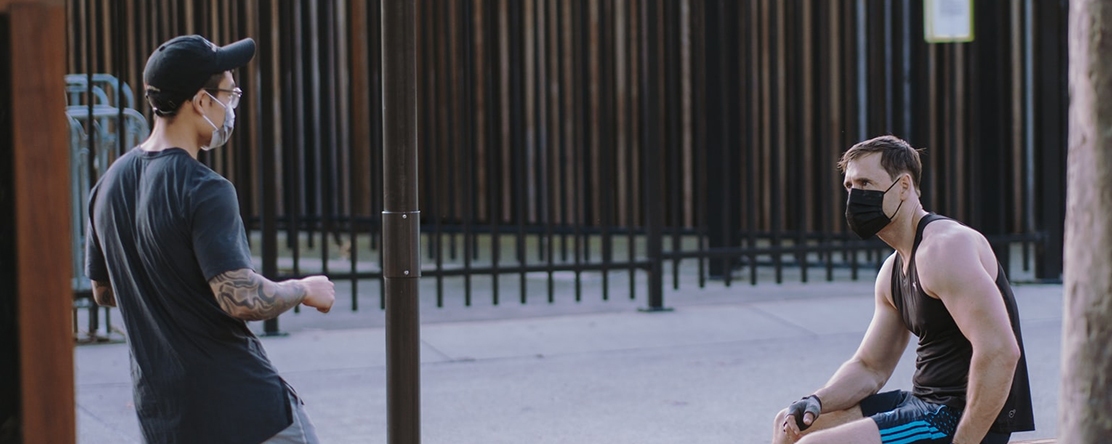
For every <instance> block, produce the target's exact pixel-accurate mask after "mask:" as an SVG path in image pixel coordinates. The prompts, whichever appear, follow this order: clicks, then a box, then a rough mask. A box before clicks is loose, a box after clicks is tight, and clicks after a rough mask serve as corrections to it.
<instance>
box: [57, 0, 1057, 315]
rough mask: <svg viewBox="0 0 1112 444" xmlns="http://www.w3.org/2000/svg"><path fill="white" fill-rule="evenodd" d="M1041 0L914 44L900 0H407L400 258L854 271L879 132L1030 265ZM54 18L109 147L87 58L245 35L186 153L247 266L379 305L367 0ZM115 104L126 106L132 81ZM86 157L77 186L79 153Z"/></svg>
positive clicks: (675, 273)
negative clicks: (410, 2)
mask: <svg viewBox="0 0 1112 444" xmlns="http://www.w3.org/2000/svg"><path fill="white" fill-rule="evenodd" d="M1065 7H1066V6H1065V4H1064V2H1033V3H1031V4H1025V3H1022V2H1016V3H1014V4H1013V3H1008V2H999V3H989V4H985V5H978V11H977V12H978V14H977V16H976V24H975V25H976V26H977V29H978V34H977V40H975V41H974V42H972V43H966V44H945V45H937V44H935V45H932V44H927V43H925V42H924V41H923V39H922V37H921V36H922V22H923V20H922V3H921V2H919V1H911V0H905V1H901V2H879V3H874V2H864V1H860V0H834V1H820V0H792V1H789V2H780V1H774V0H746V1H740V2H733V1H725V0H677V1H664V2H661V1H657V0H577V1H571V2H566V1H559V0H522V1H514V0H466V1H462V2H458V1H452V0H418V2H417V11H418V12H417V23H416V26H417V30H416V32H417V54H416V58H417V70H418V71H417V72H418V74H417V79H416V81H417V85H418V99H417V100H418V102H417V103H418V105H419V106H418V114H417V120H418V122H417V124H418V138H419V149H420V153H421V157H420V159H419V162H420V166H419V168H420V169H419V171H420V172H421V179H422V182H421V188H422V189H423V190H424V191H425V192H423V193H421V195H420V199H421V201H420V205H421V207H423V208H425V209H426V211H425V212H424V214H423V217H422V223H421V227H422V236H423V242H424V245H426V246H427V251H425V252H424V253H425V254H427V255H428V257H430V259H432V260H430V261H427V264H426V265H425V269H424V270H423V274H424V275H425V276H426V277H427V278H428V279H433V280H435V281H436V288H437V291H436V293H437V295H436V303H437V305H438V306H450V305H462V306H469V305H472V304H475V303H483V304H501V303H504V302H505V301H507V300H515V301H517V302H518V303H525V302H527V301H529V300H530V298H532V299H533V301H536V300H537V299H536V298H535V297H533V295H530V294H529V293H530V292H533V291H542V294H545V295H546V296H545V297H543V298H542V299H544V300H546V301H548V302H549V303H552V302H555V301H557V300H562V299H564V298H569V299H574V300H577V301H578V300H581V299H582V298H583V297H585V296H584V280H583V279H584V275H585V274H592V275H595V276H598V277H599V279H600V280H601V282H602V284H601V289H600V291H599V293H600V294H599V297H601V298H603V299H608V298H609V296H610V292H611V291H613V290H618V291H628V294H629V295H630V297H631V298H634V297H635V296H636V293H637V291H640V290H639V289H642V288H645V285H644V283H645V282H650V285H648V291H649V298H648V300H647V301H646V305H647V306H648V307H650V308H654V307H655V308H661V307H663V301H662V300H660V298H659V297H658V295H659V294H660V292H661V291H662V287H663V281H659V282H660V283H659V284H658V283H657V282H658V279H663V278H664V275H665V274H668V275H671V277H672V282H671V283H672V285H671V287H672V288H673V289H676V288H679V286H680V285H681V284H680V283H681V281H682V280H683V279H681V278H682V277H684V276H692V277H694V278H695V280H696V284H697V285H698V286H699V287H703V286H705V285H707V282H709V281H712V280H716V279H717V280H721V281H722V282H723V283H724V284H725V285H731V284H732V283H733V282H734V281H735V280H738V279H742V280H745V281H748V282H749V283H750V284H756V283H758V282H759V281H764V280H771V281H774V282H783V281H785V280H786V279H788V276H794V277H795V278H798V279H799V280H800V281H804V282H809V281H812V280H815V279H816V277H817V276H821V279H825V280H835V279H843V278H850V279H856V278H857V277H858V275H859V274H858V273H859V269H860V268H861V267H870V266H875V265H876V264H877V263H879V261H880V260H882V257H883V255H882V251H883V250H884V248H883V246H882V245H881V244H879V243H877V242H872V243H868V242H865V243H863V242H858V241H855V240H851V239H850V237H849V236H847V232H848V230H847V229H846V226H845V223H844V218H843V217H842V213H843V212H844V209H845V206H844V205H845V204H844V202H845V192H844V191H843V190H842V189H841V185H840V183H839V181H840V177H839V175H838V173H837V171H836V170H835V169H834V163H835V162H836V160H837V158H838V157H839V156H840V153H841V152H842V151H844V150H845V149H846V148H848V147H849V146H850V145H852V144H853V143H855V142H857V141H859V140H861V139H863V138H866V137H869V136H873V135H879V134H884V133H894V134H896V135H899V136H901V137H904V138H905V139H907V140H909V141H910V142H911V143H912V144H913V145H914V146H920V147H926V148H927V151H926V153H925V157H924V159H925V168H924V176H923V180H922V192H923V195H922V197H923V202H924V206H925V207H926V208H928V209H931V210H934V211H937V212H940V213H943V214H947V215H950V216H953V217H955V218H957V219H959V220H963V221H965V222H967V223H969V224H970V225H972V226H974V227H975V228H978V229H980V230H981V231H982V232H984V233H985V234H986V235H988V237H989V238H990V239H991V240H992V241H993V242H994V244H995V245H998V248H999V249H998V253H1000V256H1001V257H1002V258H1005V257H1007V256H1008V255H1007V254H1005V250H1006V248H1004V247H1005V246H1006V243H1007V242H1015V243H1019V244H1022V245H1023V249H1024V250H1023V251H1025V252H1026V251H1033V252H1034V254H1030V255H1024V256H1023V257H1024V258H1025V259H1024V262H1025V264H1024V267H1025V269H1027V267H1029V264H1026V262H1027V259H1031V260H1034V262H1035V264H1034V265H1035V266H1034V272H1035V275H1036V276H1037V277H1039V278H1056V277H1058V276H1059V275H1060V273H1061V252H1060V245H1061V236H1062V224H1061V221H1062V218H1063V214H1064V209H1062V208H1061V206H1062V202H1063V201H1064V199H1063V193H1064V184H1063V183H1062V182H1063V180H1064V170H1063V168H1064V151H1065V150H1064V146H1065V143H1064V128H1065V126H1064V123H1063V122H1064V119H1065V117H1064V116H1065V106H1064V104H1065V103H1066V99H1065V98H1066V96H1065V90H1064V88H1065V87H1064V85H1065V71H1064V70H1065V68H1064V67H1065V66H1066V65H1065V63H1066V62H1065V60H1063V59H1062V58H1061V57H1062V56H1061V55H1060V54H1061V52H1060V51H1061V48H1063V47H1064V45H1065V32H1064V30H1065V24H1064V22H1063V21H1064V17H1065V15H1064V12H1063V11H1065ZM66 10H67V18H68V21H69V26H68V30H69V33H68V35H67V42H68V54H69V57H68V71H69V72H70V73H72V74H74V75H75V76H77V77H82V78H84V79H85V82H86V84H87V85H90V87H89V88H87V91H85V92H84V93H82V94H73V97H75V98H78V99H79V100H80V101H81V102H80V105H81V106H82V109H83V110H84V115H86V116H87V118H86V119H85V122H86V123H84V124H83V125H84V127H83V129H84V130H85V131H86V134H87V135H88V137H89V141H88V142H87V143H86V146H87V149H88V152H89V156H90V157H89V159H93V158H96V156H97V155H98V153H100V152H105V153H108V155H107V157H106V161H111V160H112V159H114V158H115V157H116V156H118V155H119V154H121V153H122V152H123V151H125V150H127V149H130V147H131V145H133V144H132V143H130V142H128V141H126V140H124V138H122V137H116V138H114V139H111V141H112V143H111V144H109V145H106V144H105V143H104V140H105V139H104V138H103V137H98V136H102V135H104V134H109V133H111V134H115V133H117V132H119V131H120V130H121V129H123V128H125V127H126V124H125V122H124V120H126V119H128V117H127V115H128V113H127V112H126V111H125V110H124V108H128V107H124V106H120V107H118V108H119V110H118V111H117V112H116V113H115V114H114V116H113V117H111V118H109V119H108V120H109V121H113V120H114V123H105V124H103V125H102V124H100V123H96V122H101V120H96V119H94V118H93V116H94V114H96V109H95V105H94V102H95V101H96V100H98V97H99V96H97V94H98V93H97V92H96V91H95V90H94V88H92V85H93V84H94V83H95V77H96V76H99V75H101V74H108V75H111V76H113V77H115V78H117V79H119V80H120V82H121V85H127V86H126V87H124V86H121V87H118V88H115V89H113V88H106V89H104V91H103V92H104V93H105V94H106V96H107V97H109V98H110V99H111V100H112V101H114V102H115V103H120V101H121V100H124V101H126V100H127V99H126V97H129V96H130V97H134V96H135V95H137V94H139V93H141V91H142V89H141V88H142V69H143V66H144V64H145V61H146V57H147V55H148V54H149V53H150V52H151V51H152V50H153V49H154V48H155V46H156V45H157V44H159V43H161V42H162V41H165V40H167V39H169V38H170V37H172V36H175V35H178V34H185V33H200V34H203V35H206V36H207V37H209V38H210V39H212V40H213V41H215V42H217V43H220V44H223V43H227V42H230V41H233V40H236V39H239V38H243V37H254V38H255V39H256V40H257V41H258V42H259V48H260V49H259V54H258V56H257V58H256V60H255V62H253V63H252V64H250V65H249V66H248V67H247V68H245V69H243V70H241V71H240V72H237V73H235V74H236V77H237V82H238V83H239V84H240V86H241V88H242V89H243V90H244V91H245V92H246V93H245V95H246V96H247V97H246V98H245V100H244V101H243V104H242V105H241V111H240V112H241V116H242V117H241V121H240V122H239V123H240V125H239V127H238V129H237V131H236V132H235V133H234V134H233V140H232V141H231V142H230V143H229V146H228V147H226V148H224V149H222V150H217V151H215V152H213V153H210V154H205V155H202V156H201V160H202V161H204V162H206V163H207V164H209V165H210V166H212V167H213V168H214V169H216V170H217V171H219V172H220V173H222V174H224V175H225V176H227V177H228V178H229V179H230V180H232V181H233V182H234V183H235V184H236V185H237V188H238V190H239V193H240V199H241V208H242V211H243V219H244V221H245V223H247V225H248V228H249V233H250V236H251V242H252V245H253V248H254V250H255V254H256V255H257V256H258V262H259V265H260V268H261V269H262V270H263V272H264V274H266V275H267V276H269V277H271V278H275V279H281V278H288V277H295V276H301V275H304V274H312V273H325V274H328V275H330V276H332V277H333V278H335V279H350V280H351V284H352V285H351V288H352V290H351V295H350V297H351V307H352V309H353V310H358V309H360V308H361V307H363V306H365V305H364V304H365V303H366V302H367V301H368V300H371V301H373V298H374V293H375V290H376V289H377V290H378V291H377V293H378V299H379V301H378V304H377V305H378V306H379V307H380V308H382V307H383V306H384V303H385V301H384V298H383V293H382V285H381V283H382V272H381V263H382V258H381V239H380V235H381V234H380V233H381V227H382V220H381V210H382V181H381V178H380V176H379V175H378V174H379V173H378V172H379V171H382V165H381V153H382V149H383V141H382V117H383V115H382V113H383V111H382V106H381V104H382V82H381V72H382V68H383V67H382V66H381V63H382V62H381V20H382V17H381V12H380V4H379V2H378V1H377V0H327V1H323V2H317V1H310V0H297V1H290V2H286V1H278V0H176V1H172V2H154V3H151V2H143V1H139V0H119V1H116V2H110V1H108V0H69V1H68V2H67V7H66ZM133 24H135V25H133ZM1035 26H1038V27H1039V29H1040V31H1041V32H1038V33H1034V34H1032V33H1031V32H1030V29H1029V28H1031V27H1035ZM1032 60H1040V63H1039V64H1037V65H1036V67H1035V68H1031V66H1032V64H1031V61H1032ZM1054 61H1057V63H1053V62H1054ZM1013 73H1020V74H1013ZM131 108H133V109H134V111H135V114H137V115H142V116H147V118H148V119H147V120H148V121H149V116H150V110H149V106H148V104H147V103H146V101H145V100H142V99H141V98H135V99H134V103H133V104H132V105H131ZM1034 122H1040V123H1039V124H1038V125H1035V124H1034ZM94 123H95V124H94ZM1036 162H1037V163H1036ZM105 165H106V164H105ZM85 168H86V169H87V176H88V179H87V180H89V181H90V182H89V183H91V181H93V180H95V179H96V177H97V176H98V175H99V173H100V172H101V171H102V167H98V166H96V165H94V163H93V162H89V163H88V164H87V165H86V167H85ZM1032 176H1033V177H1032ZM457 242H461V243H462V254H458V252H457V248H458V247H457V245H459V244H458V243H457ZM1032 246H1033V247H1034V248H1033V249H1032V248H1031V247H1032ZM664 261H670V262H669V263H668V264H670V265H671V266H670V267H666V266H665V265H668V264H665V263H664ZM617 273H623V274H625V275H627V276H628V279H610V277H611V276H618V274H617ZM565 276H567V277H568V281H567V282H565V280H564V277H565ZM511 278H513V279H516V281H517V282H514V281H513V280H512V279H511ZM646 278H648V279H649V280H646ZM505 279H511V280H508V281H507V280H505ZM515 283H516V284H517V285H512V284H515ZM532 283H536V286H535V287H534V286H533V285H532ZM506 284H510V285H508V286H507V285H506ZM457 289H458V290H457ZM591 297H594V296H593V295H592V296H591ZM266 331H267V332H277V331H278V328H277V322H272V323H268V324H267V325H266Z"/></svg>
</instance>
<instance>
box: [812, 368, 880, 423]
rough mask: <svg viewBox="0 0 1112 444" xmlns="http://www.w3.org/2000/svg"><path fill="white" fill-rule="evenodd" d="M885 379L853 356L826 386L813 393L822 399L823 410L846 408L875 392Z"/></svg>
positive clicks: (830, 410)
mask: <svg viewBox="0 0 1112 444" xmlns="http://www.w3.org/2000/svg"><path fill="white" fill-rule="evenodd" d="M882 379H883V380H882ZM886 381H887V378H883V377H882V375H880V374H879V373H878V372H876V371H874V370H872V369H870V368H869V367H868V366H867V365H865V363H864V362H862V361H861V360H859V359H857V358H854V359H850V360H849V361H846V362H845V363H844V364H842V366H841V367H839V368H838V371H837V372H834V376H832V377H831V378H830V381H829V382H827V383H826V386H825V387H823V388H821V389H819V390H817V391H815V395H817V396H818V397H819V399H820V400H822V411H824V412H832V411H837V410H846V409H849V408H850V407H853V406H855V405H857V403H859V402H861V400H862V399H865V397H866V396H869V395H872V394H874V393H876V392H877V390H879V389H880V387H881V386H883V385H884V382H886Z"/></svg>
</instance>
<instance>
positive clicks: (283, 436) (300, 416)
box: [263, 391, 320, 444]
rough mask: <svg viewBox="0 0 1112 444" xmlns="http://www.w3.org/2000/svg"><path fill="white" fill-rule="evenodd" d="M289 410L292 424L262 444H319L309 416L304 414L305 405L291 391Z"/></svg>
mask: <svg viewBox="0 0 1112 444" xmlns="http://www.w3.org/2000/svg"><path fill="white" fill-rule="evenodd" d="M288 397H289V400H290V410H291V411H292V412H293V424H290V426H289V427H286V429H285V430H282V431H281V432H278V434H277V435H274V436H272V437H270V439H268V440H266V441H265V442H263V444H320V440H318V439H317V429H316V428H315V427H313V421H311V420H310V419H309V414H307V413H305V403H304V402H302V401H301V398H299V397H298V396H297V395H296V394H294V393H293V392H292V391H290V392H289V396H288Z"/></svg>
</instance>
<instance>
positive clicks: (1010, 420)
mask: <svg viewBox="0 0 1112 444" xmlns="http://www.w3.org/2000/svg"><path fill="white" fill-rule="evenodd" d="M936 220H951V219H948V218H946V217H943V216H939V215H937V214H933V213H932V214H929V215H927V216H925V217H923V218H922V219H921V220H920V221H919V226H918V227H917V230H916V233H915V243H914V244H913V246H912V248H911V258H910V259H909V260H908V262H909V264H908V268H907V275H906V276H905V275H904V273H903V261H902V260H901V258H900V257H899V255H896V260H895V264H894V267H893V269H892V302H893V303H894V304H895V305H896V309H897V310H899V312H900V314H901V315H902V317H903V320H904V324H906V325H907V327H908V330H911V332H912V333H914V334H915V335H916V336H918V337H919V346H918V348H917V349H916V350H915V355H916V359H915V376H914V378H913V383H914V390H913V391H912V393H914V394H915V396H917V397H919V398H920V399H922V400H924V401H929V402H933V403H936V404H945V405H948V406H950V407H952V408H955V409H957V410H959V411H960V410H964V409H965V402H966V390H967V386H968V383H969V366H970V363H971V362H972V359H973V346H972V344H970V343H969V340H968V339H966V337H965V335H964V334H962V332H961V330H960V329H959V328H958V326H957V323H956V322H955V321H954V318H953V316H951V315H950V312H949V310H947V309H946V306H945V304H943V303H942V301H940V300H938V299H935V298H932V297H930V296H928V295H927V294H926V293H924V292H923V287H922V285H920V284H919V273H918V269H917V267H916V264H915V252H916V250H918V248H919V244H920V243H921V242H922V241H923V230H924V229H925V228H926V226H927V224H929V223H931V222H933V221H936ZM996 268H997V272H996V288H997V289H999V290H1000V297H1001V298H1002V299H1003V300H1004V306H1005V308H1006V309H1007V311H1008V318H1009V319H1010V320H1011V324H1012V334H1014V335H1015V338H1016V342H1017V343H1018V344H1019V350H1020V358H1019V362H1018V363H1016V367H1015V375H1014V377H1013V378H1012V388H1011V391H1010V392H1009V393H1008V399H1007V401H1005V402H1004V407H1003V408H1002V409H1001V410H1000V413H999V414H998V415H997V417H996V420H995V421H994V422H993V424H992V427H991V428H990V431H992V432H997V433H1008V432H1023V431H1028V430H1034V429H1035V421H1034V413H1033V408H1032V403H1031V386H1030V383H1029V381H1028V377H1027V353H1026V352H1025V351H1024V349H1023V333H1022V331H1021V329H1020V326H1019V308H1018V307H1017V306H1016V303H1015V296H1014V295H1013V294H1012V287H1011V284H1010V283H1009V282H1008V277H1007V276H1006V275H1005V274H1004V268H1003V267H1001V266H1000V264H997V266H996Z"/></svg>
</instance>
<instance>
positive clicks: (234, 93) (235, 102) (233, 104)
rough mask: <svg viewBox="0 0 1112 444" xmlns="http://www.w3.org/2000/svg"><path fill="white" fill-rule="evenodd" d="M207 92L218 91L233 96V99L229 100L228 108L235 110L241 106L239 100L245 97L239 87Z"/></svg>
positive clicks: (210, 89)
mask: <svg viewBox="0 0 1112 444" xmlns="http://www.w3.org/2000/svg"><path fill="white" fill-rule="evenodd" d="M206 91H218V92H226V93H228V94H231V95H232V98H231V99H229V100H228V107H229V108H233V109H234V108H235V107H237V106H239V98H240V97H243V90H242V89H239V87H235V88H233V89H220V88H208V89H206Z"/></svg>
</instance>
